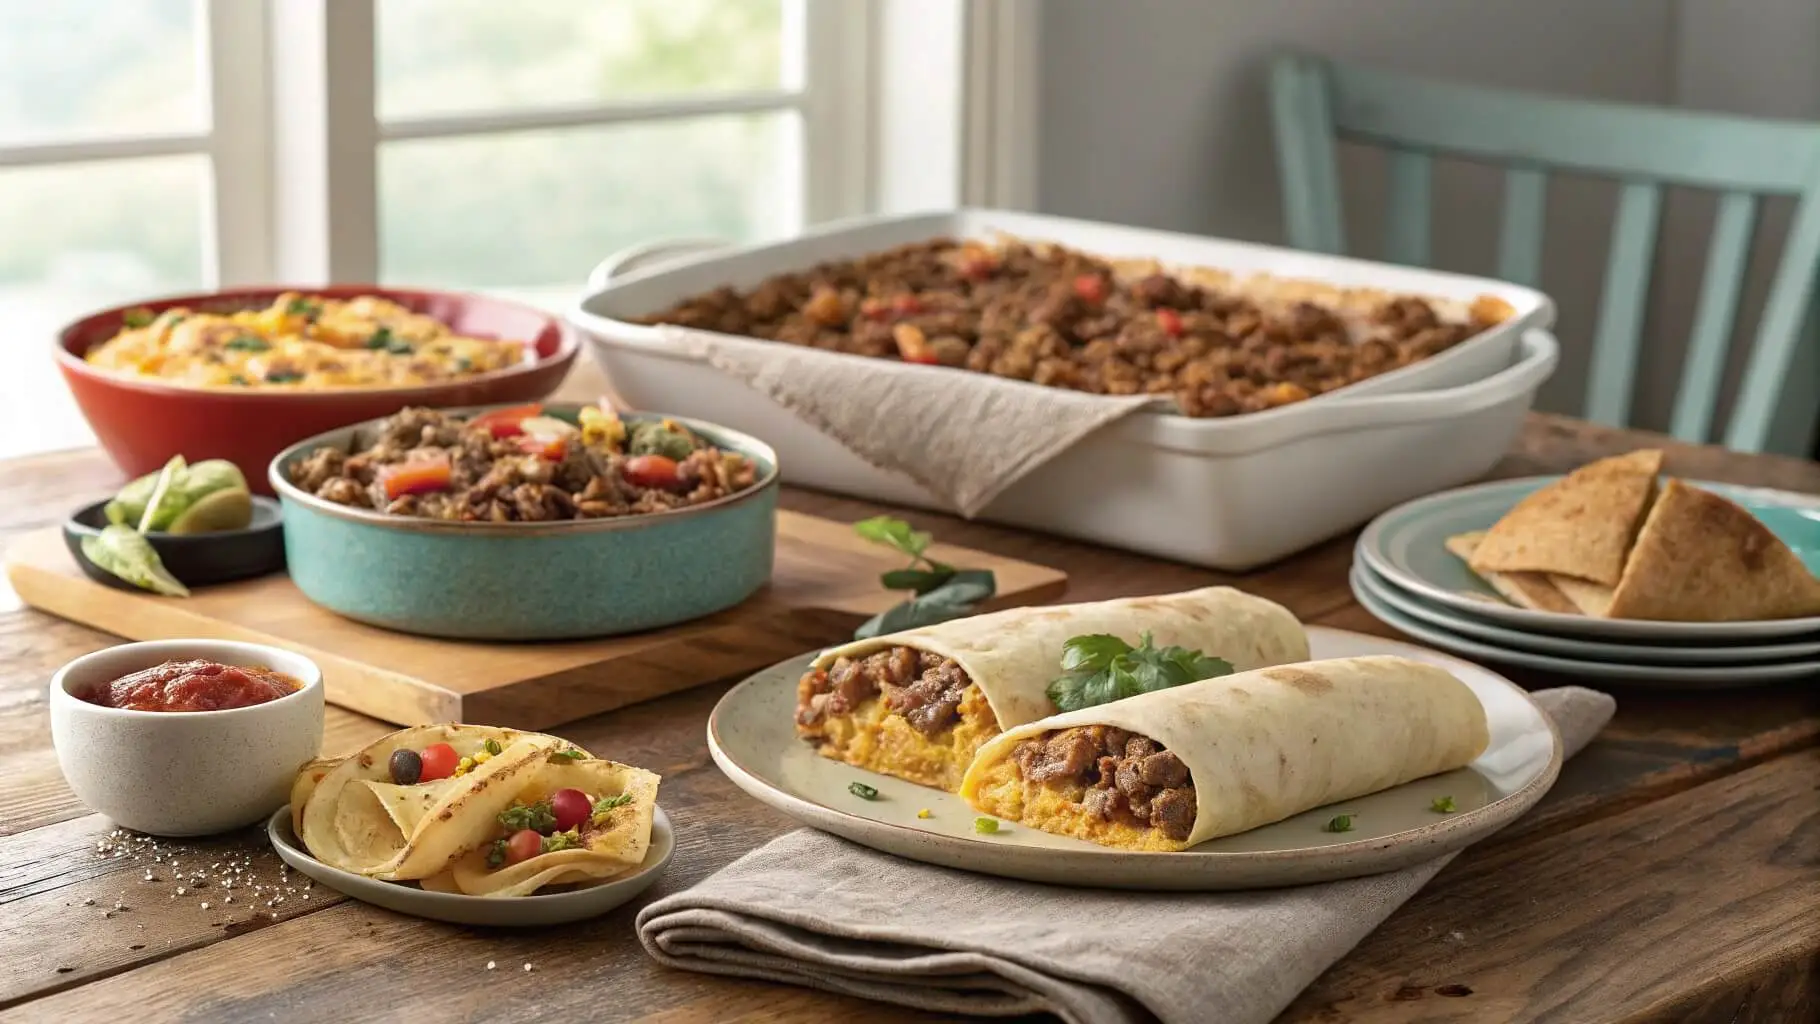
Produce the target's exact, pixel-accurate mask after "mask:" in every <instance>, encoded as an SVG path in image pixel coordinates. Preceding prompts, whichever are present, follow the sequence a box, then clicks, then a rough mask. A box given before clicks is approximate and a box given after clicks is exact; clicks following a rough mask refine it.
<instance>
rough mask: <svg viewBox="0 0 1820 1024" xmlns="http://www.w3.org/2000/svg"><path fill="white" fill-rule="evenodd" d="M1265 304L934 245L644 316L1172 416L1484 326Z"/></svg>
mask: <svg viewBox="0 0 1820 1024" xmlns="http://www.w3.org/2000/svg"><path fill="white" fill-rule="evenodd" d="M1348 315H1349V316H1350V317H1351V320H1350V322H1349V321H1348V320H1347V319H1346V318H1344V317H1342V315H1341V314H1340V313H1339V312H1338V311H1337V310H1333V309H1328V308H1326V307H1324V306H1321V305H1318V304H1316V303H1313V302H1297V303H1292V304H1288V305H1282V304H1276V305H1273V306H1272V307H1270V308H1269V309H1266V308H1264V307H1262V306H1260V305H1258V304H1255V303H1253V302H1252V301H1250V300H1248V299H1246V298H1245V297H1243V296H1241V295H1237V294H1226V293H1224V292H1221V291H1218V290H1214V289H1210V288H1205V287H1202V286H1200V285H1197V284H1192V283H1189V282H1187V281H1184V280H1180V279H1178V278H1176V277H1172V276H1170V275H1168V274H1162V273H1155V274H1150V275H1149V276H1146V277H1139V278H1135V279H1127V278H1121V277H1119V276H1118V275H1116V274H1115V273H1114V268H1113V267H1112V265H1111V264H1109V263H1107V262H1106V261H1104V260H1100V259H1096V258H1094V257H1091V256H1087V255H1085V254H1083V253H1078V252H1073V251H1070V250H1067V249H1062V248H1060V247H1056V246H1042V247H1033V246H1030V245H1026V244H1023V243H1019V242H1009V243H1006V244H1005V245H1004V246H1003V247H996V248H986V247H984V246H981V245H979V244H977V243H972V242H957V241H953V240H950V239H940V240H937V241H933V242H924V243H918V244H915V245H907V246H903V247H901V248H897V249H892V250H890V251H887V252H882V253H878V254H875V255H872V256H867V257H863V258H860V259H856V260H845V261H841V262H836V263H825V264H822V265H820V266H817V267H814V268H812V269H810V270H808V271H805V272H803V273H796V274H782V275H779V276H776V277H772V278H770V279H768V280H766V281H764V282H763V283H761V284H759V285H758V286H757V287H756V288H754V289H752V290H751V291H749V292H743V293H742V292H737V291H735V290H733V289H731V288H721V289H719V290H717V291H714V292H710V293H708V294H706V295H700V296H696V297H694V298H691V299H688V300H686V301H684V302H682V303H681V304H679V305H677V306H676V307H675V308H673V309H669V310H666V311H665V312H662V313H659V314H657V315H656V316H652V317H646V318H644V322H646V323H669V324H678V325H682V326H686V327H696V328H701V329H704V330H712V331H722V332H725V333H728V334H738V335H745V336H749V337H757V338H765V339H769V340H772V341H780V342H785V343H788V344H793V345H806V346H810V347H813V348H820V349H827V350H830V351H835V352H844V353H849V354H854V355H865V356H875V357H879V358H887V359H899V360H904V361H908V362H918V363H931V364H939V365H943V366H951V367H956V368H964V369H969V370H976V371H980V372H984V373H992V374H997V375H999V376H1001V377H1014V378H1018V379H1021V380H1028V381H1034V382H1036V383H1038V384H1045V385H1050V386H1054V387H1062V388H1070V389H1073V390H1076V391H1087V392H1092V393H1095V394H1106V395H1134V394H1156V395H1167V396H1170V397H1172V398H1173V399H1174V400H1175V404H1176V406H1177V407H1178V408H1179V409H1180V410H1181V411H1182V412H1183V413H1185V414H1186V415H1189V416H1197V417H1207V416H1231V415H1236V414H1238V413H1245V412H1255V411H1259V410H1262V409H1268V408H1272V407H1274V406H1279V405H1285V404H1287V403H1290V402H1298V401H1302V400H1303V399H1306V398H1310V397H1312V396H1314V395H1318V394H1321V393H1323V392H1326V391H1332V390H1333V389H1335V388H1339V387H1344V386H1345V385H1347V384H1351V383H1354V382H1356V381H1360V380H1364V379H1365V378H1367V377H1374V376H1377V375H1378V374H1381V373H1385V372H1388V371H1390V370H1395V369H1398V368H1400V367H1403V366H1407V365H1409V364H1410V363H1413V362H1416V361H1418V360H1421V359H1424V358H1427V357H1428V356H1431V355H1434V354H1435V353H1437V352H1441V351H1444V350H1446V349H1448V348H1451V347H1453V346H1454V345H1457V344H1459V343H1460V342H1462V341H1464V340H1466V339H1467V338H1469V337H1471V336H1472V335H1473V334H1475V333H1477V332H1478V331H1479V330H1480V329H1481V328H1482V327H1484V326H1486V325H1485V324H1476V323H1474V324H1468V323H1449V322H1446V321H1444V320H1443V318H1442V317H1441V316H1440V315H1439V314H1438V313H1437V312H1436V311H1435V309H1434V308H1433V307H1432V306H1430V305H1429V304H1428V303H1427V302H1425V301H1424V300H1422V299H1419V298H1413V297H1400V298H1392V299H1389V300H1387V301H1385V302H1384V303H1383V304H1382V305H1381V306H1379V307H1378V308H1377V309H1375V310H1366V311H1354V312H1351V313H1349V314H1348Z"/></svg>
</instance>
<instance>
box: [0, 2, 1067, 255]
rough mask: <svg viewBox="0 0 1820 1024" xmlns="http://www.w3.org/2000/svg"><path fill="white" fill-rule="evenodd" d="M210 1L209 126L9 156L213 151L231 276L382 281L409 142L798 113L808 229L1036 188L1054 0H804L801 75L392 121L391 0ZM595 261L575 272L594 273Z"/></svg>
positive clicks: (9, 159) (794, 19)
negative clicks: (1040, 78) (390, 183)
mask: <svg viewBox="0 0 1820 1024" xmlns="http://www.w3.org/2000/svg"><path fill="white" fill-rule="evenodd" d="M196 2H197V4H198V11H199V12H200V13H201V15H202V23H203V25H204V26H205V28H206V31H205V32H204V33H202V35H203V38H202V41H201V44H200V45H201V47H202V55H201V59H202V61H203V67H204V68H205V69H206V75H205V79H206V87H205V96H206V98H207V102H208V110H207V119H206V121H205V128H204V129H202V130H199V131H193V132H180V133H169V134H160V135H144V136H135V137H110V138H107V139H104V140H95V141H78V142H58V143H46V144H41V145H14V146H4V145H0V168H4V167H17V166H33V165H38V166H42V165H48V164H65V163H77V162H89V161H96V160H112V159H127V158H134V157H148V156H164V155H172V154H185V153H189V154H204V155H207V156H208V157H209V158H210V167H211V171H212V186H213V188H212V191H213V201H212V202H211V203H209V204H207V207H206V209H207V218H208V224H207V225H206V227H207V230H206V231H205V237H207V238H209V239H210V241H211V242H212V244H210V245H208V246H207V247H206V249H205V251H206V253H207V260H208V264H207V266H205V267H204V271H205V279H206V280H209V281H211V282H212V283H213V284H215V285H216V286H221V287H232V286H236V285H247V284H263V283H270V282H275V281H283V282H287V283H297V284H313V283H327V282H331V281H333V282H343V283H366V282H373V281H376V280H377V279H378V276H379V274H378V271H379V238H378V216H377V214H378V195H377V163H378V152H379V150H378V147H379V146H380V145H381V144H382V143H383V142H385V141H389V140H396V139H416V138H437V137H456V136H475V135H482V134H493V133H500V132H509V131H522V130H525V129H529V128H557V127H575V126H583V125H608V124H624V123H631V122H638V121H647V122H648V121H653V120H665V119H673V118H678V117H689V116H697V115H702V114H713V113H730V112H757V111H768V110H796V111H799V112H800V114H801V117H802V132H803V143H804V144H803V146H802V147H801V153H802V155H803V159H804V165H803V167H802V174H801V176H800V178H801V180H802V182H803V189H802V194H801V196H800V197H798V202H799V203H800V206H799V210H800V213H801V218H800V219H801V221H802V222H803V223H804V224H805V226H807V225H812V224H816V223H820V222H824V221H827V220H832V219H836V218H840V217H847V216H853V215H859V214H866V213H896V212H908V211H912V210H926V209H942V208H952V207H956V206H994V207H1007V208H1024V209H1027V208H1030V207H1031V206H1033V205H1034V203H1035V201H1036V170H1035V166H1036V165H1035V159H1036V125H1037V108H1036V85H1037V81H1036V78H1037V52H1036V38H1037V18H1038V3H1039V0H792V3H790V4H789V5H787V8H786V9H787V10H790V11H791V12H792V16H791V17H790V18H789V19H787V21H786V26H785V30H786V32H800V33H801V38H802V39H803V42H804V45H803V47H802V48H801V49H800V51H799V52H798V53H796V54H791V51H792V50H794V49H795V48H792V47H786V48H785V51H786V54H790V55H791V56H793V57H795V56H800V57H801V58H802V59H801V60H800V62H798V61H796V60H792V62H791V64H790V65H789V66H787V67H786V69H785V71H786V74H785V76H784V77H785V86H784V87H783V88H779V89H775V90H765V91H751V92H742V93H732V94H727V95H724V96H705V97H687V98H679V99H662V98H659V99H651V100H633V101H627V102H613V103H599V104H582V105H573V106H550V107H539V108H523V109H516V110H510V111H503V112H489V113H481V114H458V115H448V116H439V117H428V118H414V119H408V120H401V121H396V122H387V123H381V122H380V121H379V119H378V117H377V114H376V105H375V102H374V100H375V80H374V59H373V58H374V44H375V39H374V35H375V22H374V3H375V0H196ZM216 41H223V44H222V45H216ZM278 54H282V55H283V60H282V62H280V61H277V60H276V59H275V55H278ZM274 71H281V72H282V73H279V74H274ZM601 255H603V256H604V255H606V254H605V253H602V254H601ZM586 272H587V268H586V267H578V268H576V274H577V286H578V287H579V285H580V280H581V276H582V275H585V274H586Z"/></svg>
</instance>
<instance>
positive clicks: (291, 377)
mask: <svg viewBox="0 0 1820 1024" xmlns="http://www.w3.org/2000/svg"><path fill="white" fill-rule="evenodd" d="M302 379H303V374H301V373H298V372H297V371H295V370H273V371H272V372H270V373H268V374H266V375H265V382H266V383H267V384H291V383H295V382H296V381H300V380H302Z"/></svg>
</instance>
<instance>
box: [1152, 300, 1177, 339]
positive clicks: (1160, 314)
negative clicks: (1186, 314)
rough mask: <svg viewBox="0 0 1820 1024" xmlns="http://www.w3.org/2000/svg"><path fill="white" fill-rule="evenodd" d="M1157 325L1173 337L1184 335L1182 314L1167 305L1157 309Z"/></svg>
mask: <svg viewBox="0 0 1820 1024" xmlns="http://www.w3.org/2000/svg"><path fill="white" fill-rule="evenodd" d="M1156 325H1157V326H1158V327H1161V328H1162V329H1163V333H1164V334H1167V335H1169V336H1170V337H1171V338H1179V337H1181V336H1182V314H1180V313H1177V312H1176V311H1175V310H1173V309H1169V308H1167V307H1165V308H1163V309H1159V310H1157V311H1156Z"/></svg>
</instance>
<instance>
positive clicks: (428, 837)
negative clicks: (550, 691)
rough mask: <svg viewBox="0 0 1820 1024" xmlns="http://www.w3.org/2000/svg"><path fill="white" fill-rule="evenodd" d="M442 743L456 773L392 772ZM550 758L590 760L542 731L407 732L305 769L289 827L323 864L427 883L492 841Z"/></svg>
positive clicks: (464, 728) (461, 728)
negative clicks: (404, 758) (399, 761)
mask: <svg viewBox="0 0 1820 1024" xmlns="http://www.w3.org/2000/svg"><path fill="white" fill-rule="evenodd" d="M440 744H447V745H448V746H449V747H451V748H453V750H454V753H455V755H456V756H457V757H459V758H460V759H461V760H460V762H459V765H460V766H459V767H455V768H454V770H453V771H451V772H450V773H448V774H446V775H445V774H442V773H441V772H436V773H433V774H434V775H435V776H438V777H433V778H430V779H418V778H403V779H401V778H399V777H398V776H397V775H396V774H395V772H394V769H393V757H394V755H395V754H399V753H400V752H408V753H409V754H411V755H418V754H420V753H422V752H426V751H428V750H429V749H430V748H431V747H435V746H438V745H440ZM571 751H572V752H573V753H569V752H571ZM552 755H555V756H557V757H558V758H559V759H560V758H563V757H565V756H567V757H586V756H588V755H587V752H586V751H582V750H580V749H579V748H576V747H574V746H573V745H572V744H569V743H567V742H565V741H563V740H560V739H557V738H556V737H554V736H547V735H544V734H542V733H528V732H520V731H517V730H514V729H496V728H491V727H488V726H476V725H426V726H418V727H415V728H410V729H403V730H400V731H398V732H395V733H392V734H390V735H388V736H384V737H381V738H380V739H378V740H376V741H375V742H373V743H371V744H369V745H368V746H366V747H365V748H363V749H361V750H359V751H357V752H355V753H354V754H351V755H349V756H348V757H346V758H343V759H342V760H340V761H339V762H338V763H335V762H324V761H321V760H318V761H313V762H311V763H310V764H307V765H305V766H304V768H303V770H302V771H300V772H299V773H298V776H297V780H296V782H295V783H293V785H292V794H291V797H292V803H291V814H292V820H293V823H294V824H295V825H296V826H297V835H298V838H299V839H301V840H303V844H304V846H305V847H306V848H308V849H309V851H310V854H311V855H312V856H314V857H315V858H316V859H317V860H320V861H322V862H323V863H325V864H329V865H331V866H333V867H338V868H341V869H342V870H344V871H352V872H355V873H357V874H363V875H369V876H371V877H374V878H381V879H386V880H390V881H403V880H415V879H422V878H428V877H430V876H431V875H435V874H438V873H440V872H442V871H443V870H445V869H447V868H448V867H449V866H450V865H451V864H453V863H454V861H455V860H456V859H457V858H459V857H461V856H462V855H463V854H465V853H467V852H468V851H469V850H472V849H474V848H476V847H478V846H479V845H480V844H481V843H482V842H483V841H485V840H486V839H488V838H490V832H491V831H492V830H493V828H494V827H495V826H494V818H495V816H497V815H498V814H499V812H500V811H502V810H504V809H505V808H506V807H507V806H509V805H510V804H511V802H512V798H513V796H514V795H515V794H516V793H517V792H518V791H519V790H521V789H522V788H524V786H525V785H526V784H528V783H529V782H530V780H531V778H532V777H533V776H534V775H535V773H536V772H537V770H538V769H539V768H540V767H541V766H543V765H544V764H545V763H546V761H547V760H548V759H549V758H550V757H551V756H552ZM331 763H332V764H333V767H330V768H328V770H327V771H326V772H325V771H323V770H322V769H323V767H324V766H325V764H331ZM426 774H430V773H426ZM300 807H301V812H300V811H299V808H300Z"/></svg>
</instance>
